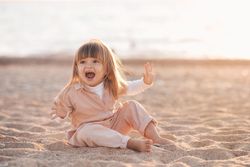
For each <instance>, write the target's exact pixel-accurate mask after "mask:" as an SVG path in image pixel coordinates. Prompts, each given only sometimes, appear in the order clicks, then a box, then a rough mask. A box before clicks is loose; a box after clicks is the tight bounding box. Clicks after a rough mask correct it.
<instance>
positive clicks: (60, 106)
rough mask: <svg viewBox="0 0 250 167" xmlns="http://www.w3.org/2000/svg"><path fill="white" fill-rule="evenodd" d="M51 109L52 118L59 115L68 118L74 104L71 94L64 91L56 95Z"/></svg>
mask: <svg viewBox="0 0 250 167" xmlns="http://www.w3.org/2000/svg"><path fill="white" fill-rule="evenodd" d="M51 110H52V112H51V113H50V115H51V116H52V119H55V118H57V117H60V118H62V119H64V118H67V117H68V116H69V114H70V113H71V112H72V111H73V106H72V104H71V101H70V98H69V95H68V94H66V93H65V92H62V93H60V94H59V95H58V96H56V98H55V100H54V103H53V105H52V107H51Z"/></svg>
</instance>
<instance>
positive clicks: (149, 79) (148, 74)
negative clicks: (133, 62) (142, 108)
mask: <svg viewBox="0 0 250 167" xmlns="http://www.w3.org/2000/svg"><path fill="white" fill-rule="evenodd" d="M153 80H154V74H153V68H152V65H151V64H150V63H149V62H147V63H146V64H144V74H143V81H144V83H145V84H148V85H151V84H152V83H153Z"/></svg>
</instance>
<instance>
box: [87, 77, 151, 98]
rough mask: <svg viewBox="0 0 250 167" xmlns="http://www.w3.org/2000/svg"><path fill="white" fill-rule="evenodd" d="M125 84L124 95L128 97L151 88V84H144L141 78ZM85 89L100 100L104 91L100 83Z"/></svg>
mask: <svg viewBox="0 0 250 167" xmlns="http://www.w3.org/2000/svg"><path fill="white" fill-rule="evenodd" d="M127 84H128V87H127V92H126V95H128V96H132V95H137V94H139V93H141V92H143V91H144V90H146V89H148V88H149V87H151V86H152V84H151V85H148V84H145V83H144V81H143V78H141V79H139V80H133V81H127ZM86 87H87V89H88V90H89V91H91V92H93V93H95V94H97V95H98V96H99V97H100V98H101V99H102V95H103V91H104V84H103V82H101V83H100V84H98V85H96V86H94V87H90V86H87V85H86Z"/></svg>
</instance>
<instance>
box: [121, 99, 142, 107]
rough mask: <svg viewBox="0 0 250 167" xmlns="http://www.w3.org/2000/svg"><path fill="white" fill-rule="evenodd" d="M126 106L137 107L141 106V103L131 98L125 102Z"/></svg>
mask: <svg viewBox="0 0 250 167" xmlns="http://www.w3.org/2000/svg"><path fill="white" fill-rule="evenodd" d="M124 106H125V107H128V108H135V107H141V104H140V103H139V102H138V101H136V100H129V101H126V102H125V103H124Z"/></svg>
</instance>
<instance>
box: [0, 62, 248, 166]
mask: <svg viewBox="0 0 250 167" xmlns="http://www.w3.org/2000/svg"><path fill="white" fill-rule="evenodd" d="M126 66H127V68H128V69H129V70H130V71H133V74H134V75H133V77H131V76H130V77H129V78H138V77H139V76H140V74H141V73H142V70H143V67H142V65H141V64H140V63H138V62H137V63H133V61H132V63H131V62H130V63H129V64H127V65H126ZM154 67H155V68H154V69H155V73H156V82H155V84H154V86H153V87H152V88H151V89H149V90H147V91H145V92H144V93H143V94H140V95H137V96H134V97H126V98H125V99H123V100H126V99H135V100H138V101H139V102H140V103H142V104H143V105H144V106H145V108H146V109H147V110H148V112H149V113H150V114H151V115H152V116H154V117H155V119H156V120H157V121H158V122H159V130H160V133H161V135H162V136H164V137H166V138H168V139H170V140H172V141H173V142H174V143H175V144H176V145H179V146H180V147H181V148H182V150H171V149H169V148H168V147H160V148H158V147H153V150H152V152H150V153H139V152H136V151H132V150H129V149H114V148H103V147H99V148H87V147H82V148H73V147H71V146H69V145H68V144H67V141H66V138H65V131H66V130H67V129H68V128H69V127H70V123H69V122H67V121H53V120H51V119H50V117H49V115H48V113H49V111H50V106H51V104H52V100H53V98H54V96H55V95H56V94H57V93H58V91H59V90H60V89H61V88H62V87H63V85H64V84H65V83H66V82H67V80H68V78H69V76H70V74H71V66H70V65H65V64H62V65H60V63H58V64H53V63H49V64H46V63H41V64H39V62H38V63H27V64H25V63H21V64H18V63H8V64H2V65H0V78H1V82H0V94H1V96H0V166H1V167H2V166H25V167H36V166H42V167H46V166H48V167H50V166H53V167H57V166H58V167H61V166H65V167H66V166H67V167H68V166H90V167H91V166H93V167H96V166H100V167H102V166H114V167H120V166H127V167H131V166H136V167H140V166H159V167H160V166H172V167H177V166H178V167H179V166H181V167H182V166H183V167H186V166H192V167H193V166H202V167H203V166H205V167H206V166H208V167H210V166H237V167H240V166H250V100H249V99H250V63H236V64H234V63H232V62H231V63H217V64H216V63H215V64H214V63H213V62H212V63H211V62H210V63H204V62H203V63H202V62H196V63H186V62H175V63H174V64H173V63H171V62H165V63H164V62H161V63H158V64H157V63H156V64H155V65H154ZM131 136H134V137H135V136H138V134H137V133H136V132H131Z"/></svg>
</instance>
